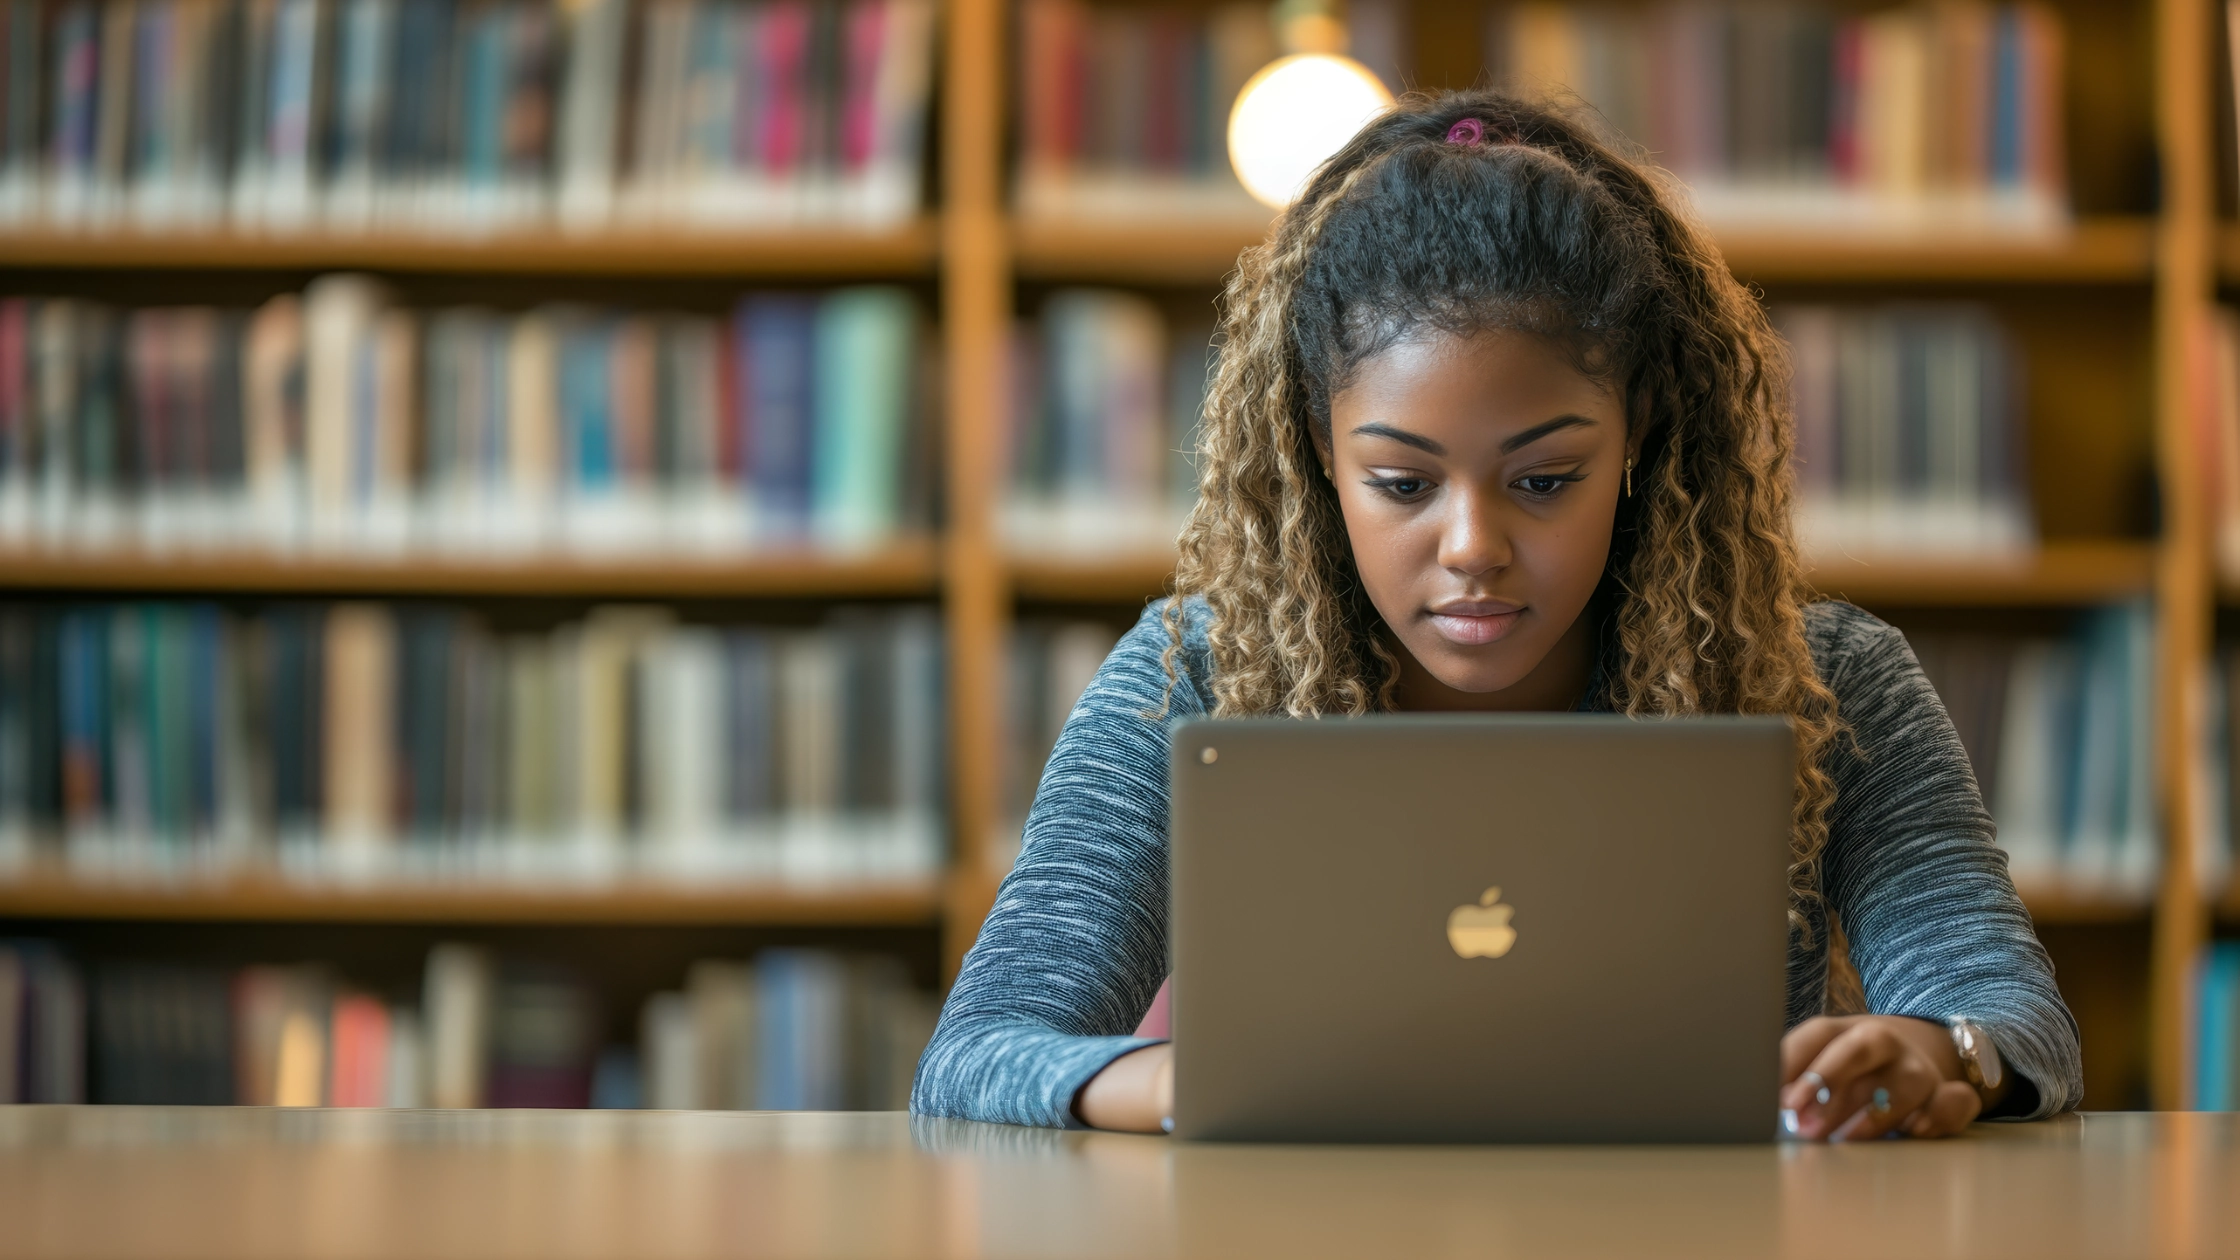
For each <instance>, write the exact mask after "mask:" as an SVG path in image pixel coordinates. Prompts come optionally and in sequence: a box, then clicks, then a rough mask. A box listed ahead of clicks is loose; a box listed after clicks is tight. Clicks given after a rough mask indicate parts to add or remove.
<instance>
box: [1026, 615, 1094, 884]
mask: <svg viewBox="0 0 2240 1260" xmlns="http://www.w3.org/2000/svg"><path fill="white" fill-rule="evenodd" d="M1119 637H1120V636H1119V635H1118V634H1117V633H1115V632H1114V630H1113V628H1112V627H1111V626H1110V625H1107V624H1105V623H1104V622H1099V621H1058V620H1052V619H1048V618H1034V617H1029V618H1022V619H1021V620H1019V621H1017V622H1015V623H1014V624H1013V625H1012V627H1011V640H1010V652H1009V659H1008V661H1007V662H1006V674H1007V678H1006V683H1007V686H1006V688H1005V696H1006V701H1007V704H1006V707H1005V715H1004V716H1005V724H1004V725H1005V742H1006V744H1007V747H1006V748H1005V750H1004V753H1005V756H1004V765H1005V767H1006V770H1005V775H1006V782H1005V788H1004V804H1005V824H1006V825H1005V827H1004V831H1003V833H1002V835H1001V837H1000V838H999V844H998V847H999V848H1000V849H1002V850H1003V852H1000V853H999V854H998V865H999V866H1009V865H1010V863H1011V860H1012V859H1014V858H1016V857H1017V856H1018V841H1019V833H1020V828H1021V827H1022V826H1023V825H1024V824H1025V822H1026V817H1027V811H1028V810H1029V809H1030V808H1032V807H1033V805H1034V797H1035V792H1036V791H1037V790H1038V789H1039V788H1040V786H1041V783H1042V771H1043V767H1044V766H1045V765H1047V764H1048V762H1049V760H1050V753H1051V750H1052V749H1054V748H1056V747H1057V743H1058V732H1059V731H1061V730H1063V729H1064V728H1065V724H1066V719H1067V718H1068V717H1070V716H1072V714H1073V707H1074V705H1076V704H1078V703H1080V701H1081V693H1082V692H1084V691H1086V690H1088V688H1089V681H1090V680H1091V679H1093V678H1095V677H1096V676H1097V670H1098V668H1099V667H1101V666H1102V665H1103V664H1104V658H1105V657H1107V656H1109V655H1111V653H1112V647H1113V645H1114V644H1115V643H1117V642H1119Z"/></svg>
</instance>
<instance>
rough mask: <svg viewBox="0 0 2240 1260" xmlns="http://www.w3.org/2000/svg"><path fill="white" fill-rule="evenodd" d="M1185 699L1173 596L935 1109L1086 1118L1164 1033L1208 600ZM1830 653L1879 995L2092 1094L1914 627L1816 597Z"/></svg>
mask: <svg viewBox="0 0 2240 1260" xmlns="http://www.w3.org/2000/svg"><path fill="white" fill-rule="evenodd" d="M1186 611H1187V613H1188V616H1187V618H1186V623H1185V624H1186V636H1185V652H1184V656H1183V661H1182V662H1181V667H1182V670H1183V675H1184V676H1183V682H1182V685H1180V686H1178V687H1177V688H1176V689H1175V691H1174V696H1173V703H1172V705H1171V707H1170V708H1169V709H1168V715H1167V717H1166V718H1165V719H1163V720H1158V719H1152V718H1149V717H1146V716H1145V714H1146V713H1155V712H1157V711H1158V710H1159V709H1160V707H1161V704H1162V701H1164V700H1165V699H1166V691H1167V678H1166V673H1165V671H1164V669H1162V668H1161V666H1160V662H1159V658H1160V653H1161V652H1162V651H1163V650H1164V649H1165V647H1166V644H1167V633H1166V629H1165V627H1164V626H1163V625H1162V624H1161V622H1160V617H1159V606H1157V605H1154V606H1153V607H1152V608H1150V609H1148V610H1146V612H1145V613H1144V616H1143V618H1142V620H1140V621H1139V622H1137V624H1136V626H1135V628H1134V629H1133V630H1131V631H1129V632H1128V634H1127V636H1126V637H1125V638H1123V639H1122V640H1121V641H1120V644H1119V646H1118V647H1116V648H1114V649H1113V652H1112V655H1111V656H1110V657H1109V658H1108V659H1107V660H1106V661H1105V663H1104V667H1103V668H1102V669H1100V670H1099V671H1098V672H1097V676H1096V679H1095V681H1094V682H1092V683H1091V684H1090V685H1089V689H1088V691H1087V693H1086V694H1084V695H1083V696H1082V698H1081V703H1080V704H1079V705H1078V706H1077V707H1076V708H1075V709H1074V711H1073V715H1072V717H1071V718H1069V719H1068V720H1067V722H1066V724H1065V729H1064V730H1063V732H1061V733H1060V735H1059V737H1058V744H1057V748H1056V750H1055V752H1053V753H1052V755H1051V757H1050V762H1049V766H1048V768H1047V769H1046V770H1045V771H1044V773H1043V777H1042V784H1041V787H1040V789H1039V790H1038V791H1037V793H1036V795H1035V801H1034V807H1033V809H1032V810H1031V811H1030V812H1029V814H1028V816H1027V823H1026V832H1025V836H1024V843H1023V846H1022V849H1021V852H1020V856H1019V861H1018V864H1017V866H1016V867H1014V868H1013V870H1012V872H1011V874H1010V876H1009V877H1008V878H1006V879H1005V880H1004V881H1003V886H1002V888H1001V889H1000V890H999V891H998V892H997V895H996V902H995V907H994V909H993V910H992V911H991V912H990V913H989V915H988V919H987V922H986V923H985V925H984V926H983V927H982V928H981V931H980V939H979V942H978V943H977V944H975V945H974V946H973V947H972V951H971V952H970V953H969V954H967V955H966V957H965V960H964V966H963V969H962V970H961V971H960V972H959V974H958V976H957V983H956V986H955V987H954V988H953V989H951V990H950V993H949V1000H948V1003H947V1005H946V1006H944V1007H943V1008H942V1012H941V1023H940V1026H939V1028H938V1029H936V1031H935V1032H934V1035H933V1041H932V1043H931V1044H930V1045H928V1046H927V1047H926V1052H925V1056H924V1057H923V1058H922V1059H920V1060H919V1063H918V1076H917V1084H916V1088H915V1089H914V1090H913V1091H912V1094H911V1099H910V1108H911V1110H912V1111H914V1112H918V1113H921V1114H925V1115H939V1116H957V1117H963V1118H967V1119H974V1120H993V1121H1002V1122H1008V1123H1012V1124H1033V1125H1055V1126H1068V1127H1072V1126H1078V1125H1079V1123H1080V1122H1079V1120H1078V1118H1077V1117H1075V1115H1074V1114H1073V1102H1074V1096H1075V1095H1076V1094H1077V1093H1078V1092H1079V1091H1080V1089H1081V1087H1082V1086H1083V1085H1084V1084H1086V1083H1087V1082H1088V1080H1089V1078H1090V1077H1092V1076H1094V1075H1096V1073H1097V1072H1098V1071H1100V1070H1102V1069H1103V1067H1104V1065H1105V1064H1107V1063H1109V1062H1111V1061H1112V1060H1113V1059H1115V1058H1118V1057H1119V1056H1120V1055H1122V1054H1125V1053H1127V1052H1128V1051H1130V1050H1133V1049H1136V1048H1138V1047H1140V1046H1143V1045H1147V1044H1150V1043H1149V1042H1147V1041H1144V1040H1141V1039H1139V1038H1136V1037H1132V1036H1129V1035H1127V1034H1128V1033H1130V1032H1131V1031H1132V1030H1133V1029H1134V1028H1135V1027H1136V1025H1137V1024H1138V1023H1139V1022H1140V1021H1141V1019H1142V1017H1143V1014H1144V1011H1145V1010H1146V1009H1147V1008H1148V1007H1149V1006H1150V1003H1151V999H1152V996H1153V995H1154V994H1155V993H1156V992H1157V991H1158V988H1159V983H1160V981H1161V980H1162V979H1163V978H1164V977H1165V975H1166V968H1167V950H1166V926H1167V848H1166V845H1167V769H1166V767H1167V723H1168V722H1172V721H1176V720H1179V719H1181V718H1185V717H1191V716H1197V715H1202V714H1204V713H1207V712H1209V711H1211V708H1212V703H1213V701H1212V696H1211V694H1210V693H1209V691H1208V690H1207V688H1206V687H1205V686H1204V683H1203V680H1204V678H1205V677H1206V668H1207V665H1206V648H1205V639H1204V615H1203V610H1202V606H1197V607H1190V608H1188V609H1187V610H1186ZM1806 624H1807V630H1808V635H1809V637H1810V640H1811V645H1812V655H1813V659H1814V661H1815V662H1817V663H1818V665H1819V668H1820V673H1821V676H1822V678H1824V679H1825V680H1826V681H1827V683H1828V685H1829V686H1830V687H1831V688H1832V689H1833V690H1834V691H1835V694H1836V700H1837V705H1838V710H1839V712H1840V714H1841V716H1842V718H1843V720H1844V721H1845V722H1846V723H1847V724H1848V726H1849V727H1850V730H1851V733H1852V736H1853V740H1852V742H1850V743H1847V744H1846V745H1845V746H1844V747H1843V750H1842V751H1841V752H1839V754H1838V755H1837V756H1836V758H1835V760H1834V763H1833V764H1832V766H1831V767H1830V769H1831V770H1832V772H1833V775H1834V778H1835V781H1836V802H1835V807H1834V811H1833V813H1832V815H1831V816H1830V818H1829V835H1828V846H1827V849H1826V853H1825V857H1824V861H1823V866H1822V871H1821V880H1822V887H1823V890H1824V892H1825V893H1826V897H1827V901H1828V904H1829V906H1830V907H1832V908H1833V909H1834V910H1835V912H1836V913H1837V914H1838V915H1840V916H1841V917H1842V921H1843V925H1844V928H1845V932H1846V934H1847V936H1848V937H1849V939H1850V945H1851V956H1852V960H1853V962H1854V963H1855V964H1856V965H1857V967H1858V969H1859V973H1860V976H1861V978H1862V979H1863V980H1864V981H1865V986H1866V995H1867V1004H1868V1008H1869V1009H1870V1010H1873V1011H1877V1012H1882V1013H1886V1014H1898V1015H1918V1016H1924V1017H1928V1018H1932V1019H1942V1018H1946V1017H1949V1016H1953V1015H1968V1016H1970V1017H1972V1018H1974V1019H1976V1020H1977V1021H1978V1022H1980V1023H1982V1024H1984V1025H1985V1026H1986V1027H1988V1028H1989V1029H1990V1030H1991V1032H1992V1036H1993V1039H1994V1040H1995V1041H1996V1043H1997V1044H1998V1047H1999V1049H2000V1052H2001V1053H2002V1055H2003V1056H2004V1057H2005V1060H2006V1062H2007V1064H2008V1065H2009V1067H2010V1068H2011V1069H2012V1070H2013V1071H2015V1072H2018V1073H2020V1074H2021V1075H2022V1077H2023V1078H2024V1079H2025V1080H2027V1081H2029V1082H2030V1083H2031V1084H2032V1085H2033V1086H2035V1092H2036V1106H2035V1107H2034V1108H2033V1109H2031V1110H2029V1111H2028V1112H2027V1116H2028V1117H2029V1118H2033V1119H2034V1118H2037V1117H2040V1116H2046V1115H2051V1114H2054V1113H2055V1112H2058V1111H2064V1110H2067V1109H2069V1108H2071V1107H2074V1106H2076V1105H2077V1101H2078V1099H2079V1098H2080V1097H2081V1095H2082V1093H2083V1080H2082V1075H2081V1066H2080V1062H2079V1058H2078V1052H2077V1028H2076V1022H2075V1021H2074V1020H2073V1019H2072V1018H2071V1017H2070V1015H2069V1010H2068V1008H2067V1007H2066V1006H2065V1005H2063V1003H2062V1001H2061V995H2060V992H2059V991H2058V990H2057V989H2056V988H2055V987H2054V983H2053V965H2052V963H2051V961H2050V960H2048V958H2047V957H2046V952H2045V950H2044V948H2043V947H2041V946H2040V945H2039V943H2038V939H2037V936H2036V935H2035V934H2034V933H2033V932H2032V930H2031V926H2030V918H2029V915H2028V914H2027V913H2026V912H2025V911H2024V910H2023V907H2022V901H2021V899H2020V898H2019V897H2017V896H2016V895H2015V891H2014V885H2013V883H2012V882H2011V881H2010V880H2009V879H2008V877H2007V863H2006V856H2005V854H2003V853H2002V852H2000V850H1999V849H1998V847H1997V846H1996V845H1995V844H1994V843H1993V842H1992V825H1991V817H1990V815H1989V814H1987V813H1986V812H1985V811H1984V808H1983V801H1982V797H1981V794H1980V793H1979V792H1978V791H1977V788H1976V781H1975V774H1974V772H1973V770H1971V769H1970V767H1969V765H1968V759H1967V754H1966V753H1965V752H1964V751H1963V750H1962V748H1961V745H1960V739H1959V736H1958V735H1957V734H1956V733H1955V732H1954V731H1953V728H1952V722H1951V719H1950V718H1948V717H1947V716H1946V715H1945V710H1944V706H1943V704H1942V703H1941V702H1940V701H1939V700H1938V699H1937V695H1936V692H1935V691H1934V690H1933V689H1932V688H1931V687H1930V685H1929V682H1928V679H1927V678H1925V677H1924V676H1923V675H1922V673H1921V667H1920V665H1919V664H1918V663H1916V662H1915V660H1914V657H1913V650H1912V649H1911V648H1910V647H1908V646H1907V644H1906V641H1905V637H1904V636H1903V635H1901V634H1900V633H1899V632H1898V631H1897V630H1896V629H1894V628H1892V627H1891V626H1889V625H1886V624H1884V623H1883V622H1881V621H1879V620H1877V619H1875V618H1874V617H1872V616H1870V615H1868V614H1867V613H1865V612H1862V611H1860V610H1859V609H1857V608H1854V607H1852V606H1851V605H1849V604H1840V603H1824V604H1817V605H1814V606H1813V607H1812V608H1811V609H1810V610H1809V611H1808V613H1807V616H1806ZM1814 927H1815V931H1814V933H1813V941H1814V944H1813V946H1812V947H1811V948H1806V947H1805V946H1804V945H1803V944H1802V943H1801V942H1800V941H1798V940H1796V939H1792V941H1791V944H1790V951H1789V1010H1788V1018H1789V1022H1790V1023H1791V1024H1792V1025H1793V1024H1796V1023H1798V1022H1799V1021H1801V1020H1804V1019H1806V1018H1808V1017H1809V1016H1811V1015H1814V1014H1817V1013H1818V1012H1819V1011H1820V1009H1821V1004H1822V996H1823V991H1824V988H1825V979H1826V974H1827V944H1826V942H1827V939H1828V936H1827V931H1826V925H1825V923H1819V924H1815V925H1814Z"/></svg>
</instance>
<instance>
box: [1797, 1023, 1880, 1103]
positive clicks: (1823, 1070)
mask: <svg viewBox="0 0 2240 1260" xmlns="http://www.w3.org/2000/svg"><path fill="white" fill-rule="evenodd" d="M1903 1050H1904V1045H1903V1043H1901V1042H1900V1041H1899V1040H1898V1039H1897V1038H1896V1037H1895V1036H1893V1035H1891V1033H1890V1032H1889V1030H1887V1029H1882V1028H1877V1027H1876V1026H1874V1025H1872V1024H1863V1023H1862V1024H1855V1025H1852V1026H1850V1027H1848V1028H1845V1029H1844V1030H1843V1032H1842V1034H1841V1035H1840V1036H1838V1037H1836V1038H1835V1039H1834V1040H1833V1041H1830V1042H1829V1043H1828V1044H1827V1046H1826V1047H1825V1048H1823V1049H1822V1050H1821V1051H1820V1053H1819V1054H1817V1055H1815V1056H1813V1059H1812V1062H1811V1064H1810V1065H1809V1066H1807V1067H1806V1068H1805V1069H1804V1071H1802V1072H1800V1073H1798V1074H1797V1079H1796V1080H1795V1081H1794V1082H1792V1083H1791V1085H1790V1086H1789V1089H1788V1092H1786V1093H1785V1094H1784V1095H1783V1096H1782V1102H1783V1105H1785V1106H1788V1107H1793V1108H1795V1109H1796V1112H1797V1118H1798V1119H1799V1120H1800V1121H1801V1120H1803V1119H1804V1118H1805V1115H1806V1114H1807V1113H1808V1112H1811V1111H1815V1110H1820V1109H1825V1108H1827V1107H1829V1106H1831V1105H1832V1104H1833V1103H1834V1102H1835V1096H1836V1095H1838V1094H1841V1093H1842V1092H1843V1091H1844V1089H1845V1088H1846V1087H1847V1086H1849V1085H1850V1084H1851V1083H1852V1082H1853V1081H1856V1080H1858V1079H1859V1078H1860V1077H1862V1076H1865V1075H1866V1074H1868V1073H1869V1072H1876V1071H1880V1070H1881V1069H1882V1068H1884V1067H1887V1066H1888V1065H1889V1064H1890V1063H1891V1061H1892V1060H1894V1059H1896V1058H1897V1056H1898V1055H1899V1054H1900V1053H1901V1052H1902V1051H1903ZM1857 1109H1858V1104H1856V1103H1854V1104H1853V1105H1852V1107H1851V1108H1849V1109H1847V1110H1844V1111H1840V1112H1837V1113H1836V1114H1837V1115H1838V1116H1848V1115H1850V1114H1851V1112H1852V1111H1855V1110H1857Z"/></svg>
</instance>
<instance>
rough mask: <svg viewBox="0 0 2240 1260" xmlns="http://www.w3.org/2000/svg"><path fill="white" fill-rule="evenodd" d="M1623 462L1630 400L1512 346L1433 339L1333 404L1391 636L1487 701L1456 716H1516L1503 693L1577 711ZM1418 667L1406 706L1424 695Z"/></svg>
mask: <svg viewBox="0 0 2240 1260" xmlns="http://www.w3.org/2000/svg"><path fill="white" fill-rule="evenodd" d="M1626 453H1627V450H1626V432H1625V408H1624V406H1623V403H1622V402H1621V400H1620V399H1619V397H1618V396H1617V395H1616V394H1615V393H1614V392H1612V391H1610V390H1608V389H1606V388H1604V387H1603V386H1602V385H1600V384H1597V383H1596V382H1595V381H1593V380H1592V379H1590V378H1588V377H1586V376H1583V375H1581V374H1580V373H1579V372H1578V371H1577V370H1575V369H1574V368H1572V367H1571V365H1570V364H1569V362H1567V361H1566V360H1565V358H1564V356H1563V354H1562V353H1561V351H1560V350H1559V349H1558V348H1557V347H1556V346H1554V345H1552V344H1550V343H1549V342H1548V341H1546V340H1545V339H1543V338H1540V337H1537V336H1534V335H1533V334H1530V333H1523V332H1512V331H1488V332H1480V333H1476V334H1473V335H1471V336H1467V337H1457V336H1453V335H1449V334H1445V333H1424V334H1420V335H1418V336H1416V337H1413V338H1411V339H1409V340H1407V341H1404V342H1402V343H1400V344H1399V345H1396V346H1394V347H1393V348H1392V349H1390V350H1388V351H1386V352H1384V353H1383V354H1381V355H1379V356H1377V357H1376V358H1374V359H1372V360H1370V361H1369V362H1368V363H1366V364H1364V365H1363V366H1362V367H1361V368H1360V370H1359V371H1358V372H1357V373H1356V374H1355V376H1354V379H1353V381H1352V383H1351V384H1350V385H1348V386H1347V388H1346V389H1344V390H1343V391H1341V392H1340V393H1339V394H1338V395H1337V396H1336V397H1334V398H1332V399H1331V402H1330V449H1328V450H1326V451H1324V452H1322V454H1323V457H1324V459H1325V462H1326V464H1327V466H1328V467H1329V470H1330V474H1331V477H1332V479H1333V480H1334V481H1335V482H1336V484H1337V488H1338V501H1339V503H1340V504H1341V506H1342V507H1343V510H1344V512H1345V521H1346V533H1347V535H1348V536H1349V537H1350V539H1351V541H1352V543H1353V556H1354V562H1355V564H1356V565H1357V566H1359V568H1360V572H1361V581H1362V584H1363V585H1364V586H1365V587H1366V588H1367V590H1368V595H1369V598H1370V600H1371V601H1372V602H1373V603H1375V605H1376V608H1377V612H1378V613H1379V614H1380V615H1382V617H1383V618H1384V622H1385V625H1386V626H1388V627H1389V628H1390V629H1391V632H1392V634H1393V636H1394V637H1395V638H1397V639H1398V640H1399V643H1400V646H1401V647H1403V648H1405V649H1406V651H1407V654H1408V655H1410V656H1412V657H1414V662H1413V663H1414V664H1415V665H1417V666H1420V667H1421V669H1422V670H1423V671H1425V672H1427V673H1428V674H1429V675H1430V678H1431V679H1432V680H1436V682H1437V683H1438V684H1441V685H1443V687H1444V688H1447V689H1451V690H1452V691H1455V692H1462V693H1469V696H1470V697H1474V698H1475V703H1471V702H1470V701H1469V700H1466V698H1465V697H1452V698H1451V699H1452V700H1453V701H1459V702H1463V703H1468V704H1469V707H1502V708H1507V707H1512V706H1511V705H1509V704H1505V703H1503V702H1502V700H1503V697H1502V696H1501V695H1498V694H1495V693H1509V698H1513V699H1515V700H1517V701H1518V702H1519V703H1518V704H1517V705H1516V706H1514V707H1530V708H1543V707H1559V708H1560V707H1567V706H1568V705H1569V704H1570V703H1571V702H1572V701H1573V700H1574V699H1576V697H1577V694H1578V689H1579V688H1580V687H1582V686H1584V684H1585V681H1586V680H1585V678H1584V676H1583V675H1582V671H1583V670H1584V668H1585V666H1586V663H1587V660H1588V653H1589V652H1590V651H1591V646H1592V641H1591V639H1590V638H1588V637H1587V628H1586V627H1584V626H1583V625H1580V627H1579V630H1578V631H1577V632H1576V633H1574V625H1575V623H1580V621H1581V618H1580V614H1581V613H1582V612H1583V611H1585V609H1586V606H1587V601H1588V599H1589V598H1590V597H1592V596H1593V594H1594V590H1595V586H1596V584H1597V583H1598V582H1599V581H1600V580H1601V577H1602V571H1603V566H1604V563H1605V562H1606V560H1607V559H1608V556H1609V553H1610V535H1611V529H1612V525H1613V522H1614V521H1615V519H1616V516H1617V505H1618V495H1619V487H1620V485H1621V484H1622V482H1623V479H1624V467H1625V459H1626ZM1408 664H1409V663H1408V662H1405V661H1404V662H1403V677H1402V688H1403V692H1404V693H1405V692H1407V691H1408V690H1409V689H1410V683H1411V681H1421V680H1413V679H1411V677H1410V675H1413V674H1414V672H1415V671H1414V670H1412V669H1408V668H1407V666H1408ZM1520 684H1523V685H1522V686H1520ZM1566 690H1568V694H1564V693H1565V692H1566ZM1410 707H1414V706H1413V705H1411V706H1410Z"/></svg>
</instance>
